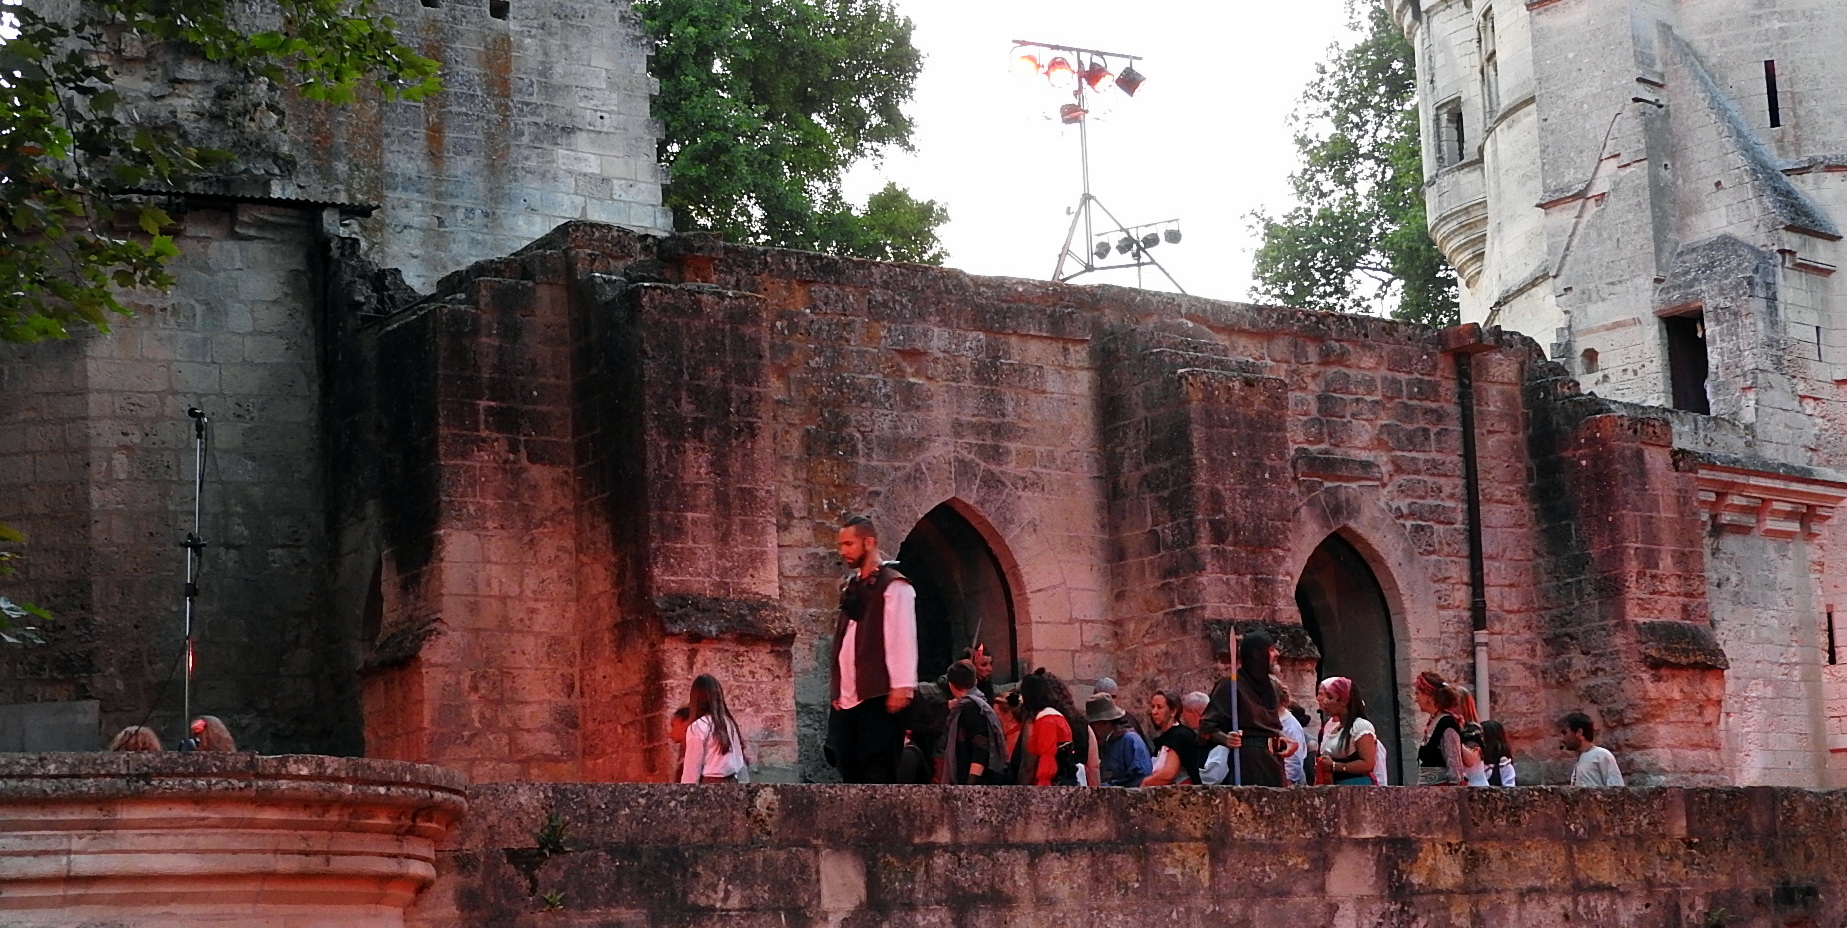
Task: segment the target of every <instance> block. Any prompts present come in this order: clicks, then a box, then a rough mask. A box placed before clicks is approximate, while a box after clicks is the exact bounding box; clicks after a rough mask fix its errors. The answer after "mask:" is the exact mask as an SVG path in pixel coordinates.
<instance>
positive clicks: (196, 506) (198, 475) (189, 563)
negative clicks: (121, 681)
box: [180, 406, 211, 750]
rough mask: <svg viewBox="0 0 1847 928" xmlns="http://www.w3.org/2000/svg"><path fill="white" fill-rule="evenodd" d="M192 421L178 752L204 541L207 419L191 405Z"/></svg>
mask: <svg viewBox="0 0 1847 928" xmlns="http://www.w3.org/2000/svg"><path fill="white" fill-rule="evenodd" d="M186 415H188V416H190V417H191V418H192V465H193V470H192V474H193V481H192V531H190V532H187V533H186V540H185V541H183V542H181V543H180V547H182V548H185V549H186V653H185V656H184V660H185V662H186V666H185V668H184V669H185V681H184V684H183V689H182V695H181V696H180V749H181V750H189V749H190V748H191V747H193V746H194V742H193V740H192V730H191V728H190V725H191V722H192V669H193V647H192V646H193V640H192V638H193V636H192V607H193V601H194V600H197V599H198V598H199V562H200V560H201V559H202V557H203V556H204V554H205V542H204V540H202V539H201V538H200V537H199V515H200V507H201V504H202V503H203V501H204V499H205V427H206V425H208V424H209V423H210V421H211V420H209V419H207V418H206V417H205V411H204V410H202V409H200V408H198V407H197V406H194V407H192V408H190V409H187V410H186Z"/></svg>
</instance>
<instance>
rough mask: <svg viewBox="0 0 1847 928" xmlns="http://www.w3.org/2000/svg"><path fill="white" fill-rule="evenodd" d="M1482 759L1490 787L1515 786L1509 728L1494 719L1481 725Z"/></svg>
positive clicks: (1512, 750) (1512, 749)
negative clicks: (1486, 769) (1508, 736)
mask: <svg viewBox="0 0 1847 928" xmlns="http://www.w3.org/2000/svg"><path fill="white" fill-rule="evenodd" d="M1481 757H1482V762H1483V763H1484V764H1486V765H1487V768H1488V785H1489V786H1512V785H1514V748H1513V743H1512V742H1510V741H1508V740H1507V727H1506V726H1504V725H1502V724H1501V723H1500V722H1497V721H1495V720H1493V719H1489V720H1487V721H1485V722H1483V723H1481Z"/></svg>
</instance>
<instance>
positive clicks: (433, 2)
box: [423, 0, 443, 10]
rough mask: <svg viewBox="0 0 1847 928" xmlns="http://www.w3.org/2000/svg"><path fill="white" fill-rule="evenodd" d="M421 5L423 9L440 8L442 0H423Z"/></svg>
mask: <svg viewBox="0 0 1847 928" xmlns="http://www.w3.org/2000/svg"><path fill="white" fill-rule="evenodd" d="M423 6H424V9H429V10H440V9H442V6H443V2H442V0H423Z"/></svg>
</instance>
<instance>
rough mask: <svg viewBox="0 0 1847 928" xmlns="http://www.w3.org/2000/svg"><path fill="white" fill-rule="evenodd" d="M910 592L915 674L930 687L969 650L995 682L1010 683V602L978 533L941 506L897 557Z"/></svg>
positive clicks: (918, 527) (991, 554)
mask: <svg viewBox="0 0 1847 928" xmlns="http://www.w3.org/2000/svg"><path fill="white" fill-rule="evenodd" d="M898 569H899V570H901V571H903V572H904V575H905V576H906V577H909V578H910V580H911V585H912V586H914V587H916V589H917V674H918V679H920V680H935V679H936V678H937V677H938V676H940V675H941V674H942V673H943V672H944V671H945V670H947V669H949V665H950V664H951V663H954V662H955V661H956V660H958V659H960V658H961V657H962V649H964V648H967V647H970V646H971V645H972V644H974V643H975V642H981V643H982V644H985V645H987V647H988V653H989V654H991V655H993V657H994V682H995V683H1005V682H1008V681H1011V680H1012V679H1013V675H1014V669H1015V668H1014V654H1015V641H1014V623H1013V594H1012V592H1011V591H1010V590H1009V589H1008V587H1007V577H1006V574H1005V573H1003V572H1002V570H1001V566H1000V560H999V559H998V558H996V557H995V556H994V551H993V550H992V549H991V548H989V547H988V543H987V540H986V539H984V538H982V536H981V532H980V531H979V530H978V529H976V528H975V526H974V525H972V524H970V523H969V521H968V519H966V518H964V517H963V516H962V514H961V513H959V512H957V511H956V510H955V508H954V507H952V506H950V505H949V504H948V503H943V504H942V505H940V506H937V507H936V508H935V509H932V510H930V511H929V512H928V513H926V514H925V515H924V517H923V518H922V519H921V520H919V521H918V523H917V525H916V526H915V527H913V528H912V529H911V533H910V534H909V535H906V536H905V538H904V544H903V546H902V547H900V548H899V549H898Z"/></svg>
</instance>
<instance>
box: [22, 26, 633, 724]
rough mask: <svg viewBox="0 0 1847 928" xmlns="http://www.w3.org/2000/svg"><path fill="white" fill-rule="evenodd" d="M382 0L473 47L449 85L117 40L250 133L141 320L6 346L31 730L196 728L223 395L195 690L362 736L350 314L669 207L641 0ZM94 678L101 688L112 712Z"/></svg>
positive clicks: (207, 192) (131, 79)
mask: <svg viewBox="0 0 1847 928" xmlns="http://www.w3.org/2000/svg"><path fill="white" fill-rule="evenodd" d="M376 11H377V12H378V13H379V14H381V15H385V16H389V17H391V18H392V19H393V20H394V21H395V22H396V24H397V26H398V29H399V35H400V36H401V37H402V38H403V39H404V40H405V41H406V43H407V44H410V45H412V46H414V47H416V48H417V49H419V50H420V51H421V52H422V53H423V54H425V55H428V56H430V57H433V58H436V59H438V60H440V61H441V62H442V63H443V71H442V78H443V81H444V87H445V89H444V90H443V91H442V92H441V93H439V94H436V95H434V96H432V97H430V98H427V99H425V100H423V101H421V102H415V103H413V102H380V101H378V100H376V99H372V100H362V101H361V102H359V103H356V104H353V105H351V106H348V107H343V108H330V107H324V106H320V105H318V104H311V103H308V102H305V101H302V100H301V99H299V98H298V97H296V96H294V95H293V94H292V93H290V92H288V91H287V90H285V89H283V88H278V87H276V86H274V85H271V84H270V83H268V82H267V81H265V80H262V79H254V80H251V79H246V78H245V76H242V75H234V74H229V73H227V72H226V71H225V70H224V69H223V68H222V67H221V66H219V65H216V64H214V63H211V62H207V61H204V60H202V59H200V58H198V57H196V56H193V55H190V54H188V53H187V52H186V51H184V50H182V49H175V48H172V47H166V46H145V47H144V46H139V45H124V46H123V47H121V48H119V49H118V50H117V51H118V53H119V56H120V58H119V61H118V70H119V72H120V73H121V74H122V75H123V78H122V86H123V89H124V98H125V99H126V100H128V101H130V103H131V106H132V109H133V111H134V113H135V115H136V118H138V119H140V120H143V121H145V122H151V123H156V124H166V125H170V126H174V127H176V128H178V129H180V130H181V131H183V132H185V133H187V134H188V135H189V136H190V137H191V138H192V139H193V140H195V141H197V142H199V143H201V144H206V145H211V146H213V147H219V148H224V149H228V150H230V151H232V152H234V153H235V155H236V156H237V157H236V161H235V162H234V163H233V164H232V165H231V166H230V167H229V168H228V170H227V172H226V173H225V174H224V175H222V176H219V177H214V178H208V179H206V180H204V181H202V182H201V183H200V184H199V185H198V186H197V187H195V188H194V189H192V190H189V191H187V192H186V194H185V195H183V196H179V197H176V198H174V201H173V202H172V203H171V204H169V212H171V213H172V214H173V215H174V216H176V217H177V221H178V222H179V224H180V226H181V228H180V229H178V230H177V231H176V238H177V240H178V242H179V245H180V248H181V251H182V257H181V258H180V259H178V261H177V262H176V263H175V266H174V271H175V274H176V276H177V278H178V285H177V286H176V287H174V289H173V290H172V291H171V292H170V293H167V294H152V293H134V294H127V295H125V298H124V303H125V304H127V305H129V306H130V307H131V308H132V309H134V311H135V312H136V314H137V315H136V318H134V319H130V320H124V321H119V322H117V323H116V325H115V331H114V332H113V333H112V334H110V335H106V336H78V337H76V338H73V339H71V340H69V341H67V342H63V343H48V344H40V345H30V346H0V472H4V473H6V474H8V475H10V476H9V477H8V478H7V479H5V480H0V520H5V521H7V522H9V523H11V524H14V525H16V526H17V527H19V528H20V529H22V530H24V531H26V532H27V533H28V535H29V536H30V541H29V544H28V546H27V548H26V554H27V558H26V560H25V561H24V562H23V568H22V573H21V576H20V577H19V578H16V579H17V580H19V581H21V582H20V583H19V584H18V585H15V586H10V587H9V592H10V593H12V594H13V595H16V596H18V597H20V598H23V599H27V600H28V601H36V602H38V603H40V604H42V605H44V606H46V607H48V608H50V609H51V610H53V611H54V613H55V614H56V616H57V618H56V619H55V621H54V622H53V623H51V625H50V627H49V628H48V631H49V632H50V637H51V638H52V640H53V643H52V645H51V646H50V647H47V648H42V649H33V650H30V651H21V652H7V653H0V722H7V721H8V720H11V723H12V725H13V726H14V728H13V730H19V731H26V732H36V733H39V734H44V733H46V732H47V731H50V730H51V729H53V728H56V727H58V726H59V725H61V724H65V725H66V727H69V726H73V725H74V726H78V727H85V728H87V729H89V730H88V731H86V732H80V733H78V734H76V735H75V736H73V737H75V739H76V740H75V741H72V740H71V739H69V738H63V739H58V740H55V742H54V743H55V744H56V745H58V746H64V747H88V746H91V745H89V744H85V743H82V742H84V741H85V740H86V739H94V737H95V731H94V728H95V726H96V725H98V724H99V723H100V725H101V726H102V727H103V728H105V729H111V730H112V729H114V728H117V727H120V726H122V725H125V724H131V723H137V722H140V721H142V720H143V719H144V718H148V717H149V713H150V711H152V712H153V714H152V716H151V718H152V721H153V723H154V724H156V725H162V726H164V727H163V732H164V733H168V734H167V737H168V738H169V740H171V738H172V737H173V735H172V734H171V732H173V731H175V730H176V726H174V725H173V724H172V722H173V719H172V716H173V715H174V714H177V711H178V709H179V683H178V681H177V680H176V679H175V678H174V674H175V667H176V666H177V656H178V654H179V650H180V632H179V629H180V602H181V600H180V591H181V586H182V579H183V567H184V559H183V557H182V555H181V551H180V549H179V548H178V547H176V545H177V544H178V542H179V541H180V540H181V538H183V537H184V534H185V532H186V531H187V530H189V529H190V528H191V508H192V480H193V476H194V467H193V455H192V451H193V449H192V429H191V424H190V421H189V420H188V418H187V416H186V410H187V408H188V407H198V408H200V409H202V410H204V411H205V412H206V413H207V414H208V415H209V416H210V417H211V419H212V422H213V426H212V450H211V454H210V457H209V458H208V460H207V463H206V467H205V483H206V492H205V498H204V510H205V511H204V530H203V532H202V535H203V536H204V538H205V540H206V541H207V542H208V543H209V544H210V545H211V547H209V548H208V549H207V551H206V561H205V571H204V575H203V577H202V584H201V585H202V595H201V597H200V599H199V616H198V620H199V626H198V627H199V641H200V650H199V658H198V672H199V688H198V691H197V692H196V693H195V695H194V700H193V709H194V711H195V712H207V713H213V714H218V715H221V716H223V717H224V718H225V719H226V721H228V722H230V723H231V724H232V726H233V728H234V729H237V730H238V732H239V737H240V741H244V742H245V743H246V746H248V747H252V748H258V749H261V750H265V751H283V750H318V751H327V752H334V753H340V752H352V753H357V752H359V751H360V749H361V745H360V743H359V724H358V705H357V698H358V696H357V693H358V684H357V682H356V679H355V677H354V671H355V665H356V664H357V663H358V662H359V661H360V660H361V659H362V657H363V653H362V651H361V650H360V649H359V646H358V645H357V644H356V642H358V641H359V640H360V638H361V637H362V632H363V629H362V627H361V626H362V625H363V622H364V616H365V615H366V611H365V606H366V603H365V601H364V593H363V591H364V590H365V588H366V587H365V580H366V577H365V576H361V577H358V578H348V577H345V576H343V575H342V574H341V572H340V569H339V567H338V566H337V565H338V564H340V563H344V561H341V560H340V559H339V558H338V557H336V556H337V555H339V554H341V553H343V552H344V551H345V550H346V549H347V548H351V547H355V546H356V547H359V548H363V547H364V546H366V545H367V544H369V543H370V542H369V541H368V538H367V537H366V536H364V535H363V534H362V535H360V536H354V535H353V534H352V533H351V532H344V531H342V529H341V527H340V526H339V525H335V524H332V520H330V518H329V516H328V515H327V513H328V511H329V508H330V506H329V499H330V496H329V494H330V492H331V491H330V487H329V479H328V477H327V474H328V473H329V472H330V469H329V465H328V462H327V454H328V452H327V448H328V447H329V445H330V442H329V435H328V432H327V426H326V423H325V422H324V421H323V415H322V407H323V394H324V391H325V390H327V389H329V388H330V387H329V381H330V379H337V378H338V377H339V376H340V371H339V369H338V366H337V364H335V363H334V361H333V360H332V359H331V356H330V349H329V345H330V343H331V337H330V332H332V331H335V330H336V329H338V327H339V326H341V325H344V324H348V323H350V322H351V321H352V318H353V317H355V316H358V315H365V314H376V313H378V312H382V311H384V310H386V309H388V308H390V306H389V305H385V304H393V303H395V304H402V303H406V302H412V301H414V300H415V299H416V297H417V292H418V291H424V292H427V291H428V290H430V289H433V288H434V285H435V283H436V281H437V280H438V278H440V277H441V276H442V275H443V274H444V273H447V272H448V271H451V270H454V269H456V268H460V267H466V266H467V265H468V264H470V263H471V262H473V261H476V260H480V259H483V258H488V257H492V256H495V255H500V254H505V253H507V252H510V251H513V250H515V249H517V248H519V247H520V246H522V245H524V244H526V243H527V242H529V241H531V240H533V239H535V238H538V237H539V236H541V235H543V234H544V233H545V232H547V231H549V230H550V229H551V228H552V227H554V226H556V225H558V224H559V223H560V222H563V221H566V220H573V219H595V220H599V221H604V222H610V223H616V224H621V225H624V226H628V227H631V228H634V229H638V230H642V231H660V230H664V229H666V228H667V227H668V226H669V224H670V223H669V218H668V216H667V213H666V210H665V209H663V208H662V207H661V205H660V203H661V200H660V193H661V172H660V168H659V166H658V164H657V163H656V161H655V146H656V140H657V139H658V137H659V131H658V127H657V126H656V124H655V123H654V122H653V121H652V120H651V119H650V117H649V101H650V95H651V93H652V91H653V82H652V79H651V78H650V77H649V76H648V73H647V68H646V65H647V51H646V45H645V41H644V38H643V36H642V33H641V31H640V26H639V23H638V22H637V21H636V19H635V17H634V15H633V13H632V12H631V10H630V8H629V4H628V3H627V2H626V0H617V2H601V0H385V2H381V3H379V4H377V5H376ZM246 12H247V15H258V14H256V13H251V12H248V11H246ZM356 256H357V257H363V259H364V260H365V261H367V262H369V263H370V264H371V265H374V266H377V267H381V268H388V269H395V270H396V271H399V272H401V274H402V278H401V279H398V278H395V277H394V276H393V275H392V274H391V273H390V271H386V272H382V273H381V275H380V276H381V283H380V287H381V292H383V293H386V294H387V295H388V297H387V298H386V299H384V300H382V301H381V300H380V299H379V298H378V297H376V296H373V297H369V299H370V300H371V302H370V303H368V304H366V305H360V306H354V305H351V300H350V298H351V296H352V294H348V293H338V292H331V291H332V290H334V289H335V287H334V286H333V284H338V283H339V282H340V281H341V278H340V276H339V275H338V274H336V273H333V271H332V269H333V268H335V267H336V266H340V265H341V264H342V262H348V259H351V258H354V257H356ZM349 263H350V262H349ZM406 282H407V283H408V286H406ZM360 289H362V290H366V289H367V288H363V287H362V288H360ZM367 292H368V293H370V292H371V291H370V290H367ZM332 444H334V445H336V446H337V445H338V442H337V441H335V442H333V443H332ZM330 565H335V566H330ZM347 590H357V591H360V592H358V593H356V594H349V593H344V592H341V591H347ZM355 597H357V598H355ZM71 704H82V705H84V706H86V707H88V714H87V718H88V719H89V721H88V722H87V724H86V723H85V722H84V721H83V719H84V718H86V715H85V713H83V712H77V713H72V712H69V711H68V710H69V709H70V707H71ZM99 716H100V719H99ZM58 719H64V720H66V722H59V721H58ZM66 723H68V724H66ZM5 729H6V725H0V730H5ZM37 743H41V744H45V743H46V742H37ZM0 747H3V746H0Z"/></svg>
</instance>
